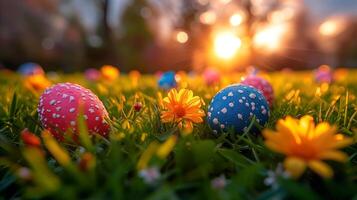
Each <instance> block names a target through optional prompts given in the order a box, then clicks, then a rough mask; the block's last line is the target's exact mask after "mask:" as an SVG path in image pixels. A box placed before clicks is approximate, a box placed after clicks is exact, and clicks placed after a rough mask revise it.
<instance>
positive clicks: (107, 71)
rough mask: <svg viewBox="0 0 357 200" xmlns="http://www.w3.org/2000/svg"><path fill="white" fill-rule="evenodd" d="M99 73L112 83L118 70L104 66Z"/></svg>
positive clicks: (117, 74)
mask: <svg viewBox="0 0 357 200" xmlns="http://www.w3.org/2000/svg"><path fill="white" fill-rule="evenodd" d="M100 72H101V73H102V76H103V78H104V79H105V80H108V81H113V80H115V79H116V78H117V77H118V76H119V70H118V69H117V68H116V67H113V66H111V65H104V66H103V67H102V68H101V69H100Z"/></svg>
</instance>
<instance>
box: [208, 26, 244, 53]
mask: <svg viewBox="0 0 357 200" xmlns="http://www.w3.org/2000/svg"><path fill="white" fill-rule="evenodd" d="M241 45H242V42H241V40H240V38H239V37H237V36H236V35H234V34H233V33H231V32H222V33H219V34H217V35H216V37H215V38H214V52H215V53H216V55H217V56H218V57H219V58H223V59H230V58H232V57H233V56H234V55H235V54H236V53H237V51H238V49H239V48H240V47H241Z"/></svg>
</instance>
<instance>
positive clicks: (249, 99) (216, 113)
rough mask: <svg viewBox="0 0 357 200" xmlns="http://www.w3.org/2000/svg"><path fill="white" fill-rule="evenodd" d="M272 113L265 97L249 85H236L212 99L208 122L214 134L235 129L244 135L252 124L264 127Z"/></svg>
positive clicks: (225, 89) (223, 90)
mask: <svg viewBox="0 0 357 200" xmlns="http://www.w3.org/2000/svg"><path fill="white" fill-rule="evenodd" d="M269 115H270V111H269V105H268V102H267V100H266V99H265V97H264V95H263V94H262V93H261V92H260V91H259V90H257V89H256V88H254V87H252V86H248V85H242V84H234V85H230V86H227V87H226V88H224V89H222V90H221V91H219V92H218V93H217V94H216V95H215V96H214V97H213V99H212V101H211V103H210V106H209V107H208V112H207V121H208V123H209V126H210V127H211V129H212V130H213V132H214V133H219V132H221V131H228V130H230V129H233V130H234V131H235V132H236V133H243V132H244V131H245V130H246V129H247V128H248V126H249V125H250V123H251V119H252V118H253V116H255V117H256V122H258V123H259V124H260V125H262V126H263V125H264V124H265V123H266V122H267V121H268V118H269Z"/></svg>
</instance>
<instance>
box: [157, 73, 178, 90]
mask: <svg viewBox="0 0 357 200" xmlns="http://www.w3.org/2000/svg"><path fill="white" fill-rule="evenodd" d="M158 84H159V87H160V88H162V89H165V90H169V89H171V88H174V87H176V85H177V83H176V79H175V72H173V71H168V72H165V73H163V74H162V75H161V77H160V79H159V81H158Z"/></svg>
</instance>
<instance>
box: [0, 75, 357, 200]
mask: <svg viewBox="0 0 357 200" xmlns="http://www.w3.org/2000/svg"><path fill="white" fill-rule="evenodd" d="M241 76H242V74H234V75H232V74H230V75H229V76H228V75H227V76H226V77H225V78H222V80H221V83H220V84H219V85H216V86H207V85H205V83H204V81H203V79H202V78H201V77H200V76H185V75H184V74H182V75H181V81H180V83H179V86H178V88H188V89H190V90H192V91H193V93H194V95H197V96H200V97H201V98H202V99H203V100H204V102H205V104H204V105H203V110H204V111H205V112H206V111H207V107H208V106H209V103H210V100H211V99H212V97H213V96H214V95H215V93H216V92H218V91H219V90H220V89H221V88H223V87H224V86H226V85H229V84H232V83H236V82H239V81H240V78H241ZM263 76H265V77H266V78H267V79H268V80H269V81H270V82H271V84H272V85H273V87H274V90H275V101H274V105H273V108H272V109H271V116H270V119H269V121H268V123H267V124H266V125H265V127H261V128H270V129H274V127H275V124H276V122H277V121H278V120H279V119H281V118H284V117H285V116H287V115H291V116H293V117H297V118H300V117H302V116H304V115H311V116H313V118H314V120H315V122H316V123H319V122H322V121H326V122H329V123H330V124H333V125H336V126H337V128H338V131H339V132H340V133H342V134H344V135H345V136H347V137H351V138H354V140H356V137H357V136H356V133H357V117H356V115H357V104H356V103H357V101H356V95H357V78H356V77H357V71H354V70H350V71H348V73H347V74H346V75H341V74H340V75H338V74H337V80H336V81H334V82H333V83H332V84H318V83H315V82H314V79H313V75H312V72H309V71H304V72H274V73H268V74H264V75H263ZM49 79H50V81H51V82H52V83H56V82H74V83H78V84H80V85H82V86H84V87H86V88H89V89H90V90H92V91H93V92H94V93H95V94H96V95H98V97H99V98H100V99H101V100H102V101H103V103H104V105H105V107H106V109H107V111H108V113H109V116H110V124H111V127H112V128H111V133H110V136H109V137H108V138H103V137H99V136H95V137H88V136H86V135H85V134H82V133H85V132H86V130H85V128H84V126H83V127H82V128H80V129H81V135H84V137H81V138H80V142H71V141H70V140H66V141H63V142H56V141H55V140H51V139H49V138H47V139H46V138H43V135H42V137H41V132H42V131H43V128H42V127H41V124H40V122H39V119H38V114H37V111H36V108H37V104H38V101H39V96H40V95H41V92H34V91H31V90H28V89H27V88H26V87H24V78H23V77H21V76H19V75H17V74H14V73H5V72H0V94H1V95H0V164H1V168H0V176H1V178H0V199H11V198H18V197H26V198H42V197H48V198H56V199H57V198H58V199H75V198H90V199H103V198H112V199H353V198H357V195H356V191H357V146H356V144H355V143H354V144H352V145H349V146H347V147H345V148H343V149H342V150H343V151H344V152H345V153H347V155H348V159H347V162H344V163H340V162H334V161H327V163H328V164H329V165H330V166H331V167H332V169H333V171H334V176H333V177H332V178H329V179H324V178H321V177H320V176H319V175H317V174H316V173H314V172H313V171H311V170H309V169H308V170H306V171H305V173H304V174H303V175H302V176H301V177H299V178H298V179H294V178H291V177H289V176H286V173H284V170H283V169H280V167H279V166H281V163H282V162H283V160H284V155H282V154H279V153H276V152H274V151H272V150H271V149H269V148H267V147H266V145H265V143H264V138H263V137H262V135H261V134H253V133H250V132H249V131H248V132H246V133H244V134H234V133H232V132H228V133H222V134H219V135H214V134H213V133H212V131H211V130H210V128H209V126H208V125H207V123H206V122H203V123H200V124H195V125H194V129H193V132H192V133H191V134H188V135H187V136H183V135H182V134H180V131H179V129H178V127H177V126H176V125H175V124H173V123H165V124H164V123H162V122H161V120H160V112H161V110H162V107H161V102H160V99H161V97H165V96H167V91H164V90H161V89H159V88H158V86H157V79H156V78H155V77H154V76H152V75H142V76H140V77H137V76H135V77H133V76H129V75H120V77H119V78H117V80H114V81H112V82H108V81H104V80H102V81H99V82H96V83H93V82H88V81H86V80H85V79H84V77H83V75H82V74H73V75H58V76H49ZM135 102H141V103H142V108H141V110H140V111H135V110H134V109H133V105H134V103H135ZM25 128H28V129H29V130H30V131H31V132H32V133H34V134H35V135H37V136H38V137H40V138H41V140H44V143H45V144H42V145H41V146H40V147H39V148H36V150H35V149H34V148H32V147H29V146H27V145H25V144H24V142H23V141H22V139H21V137H20V133H21V131H22V130H23V129H25ZM171 135H177V136H178V139H177V141H176V142H171V143H170V142H167V141H168V138H171ZM49 143H51V144H49ZM160 147H162V148H161V149H162V150H163V151H166V153H167V155H165V156H157V155H156V154H155V153H152V151H155V149H157V148H160ZM38 149H40V150H38ZM49 149H50V150H49ZM54 149H55V150H54ZM276 169H277V170H276Z"/></svg>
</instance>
